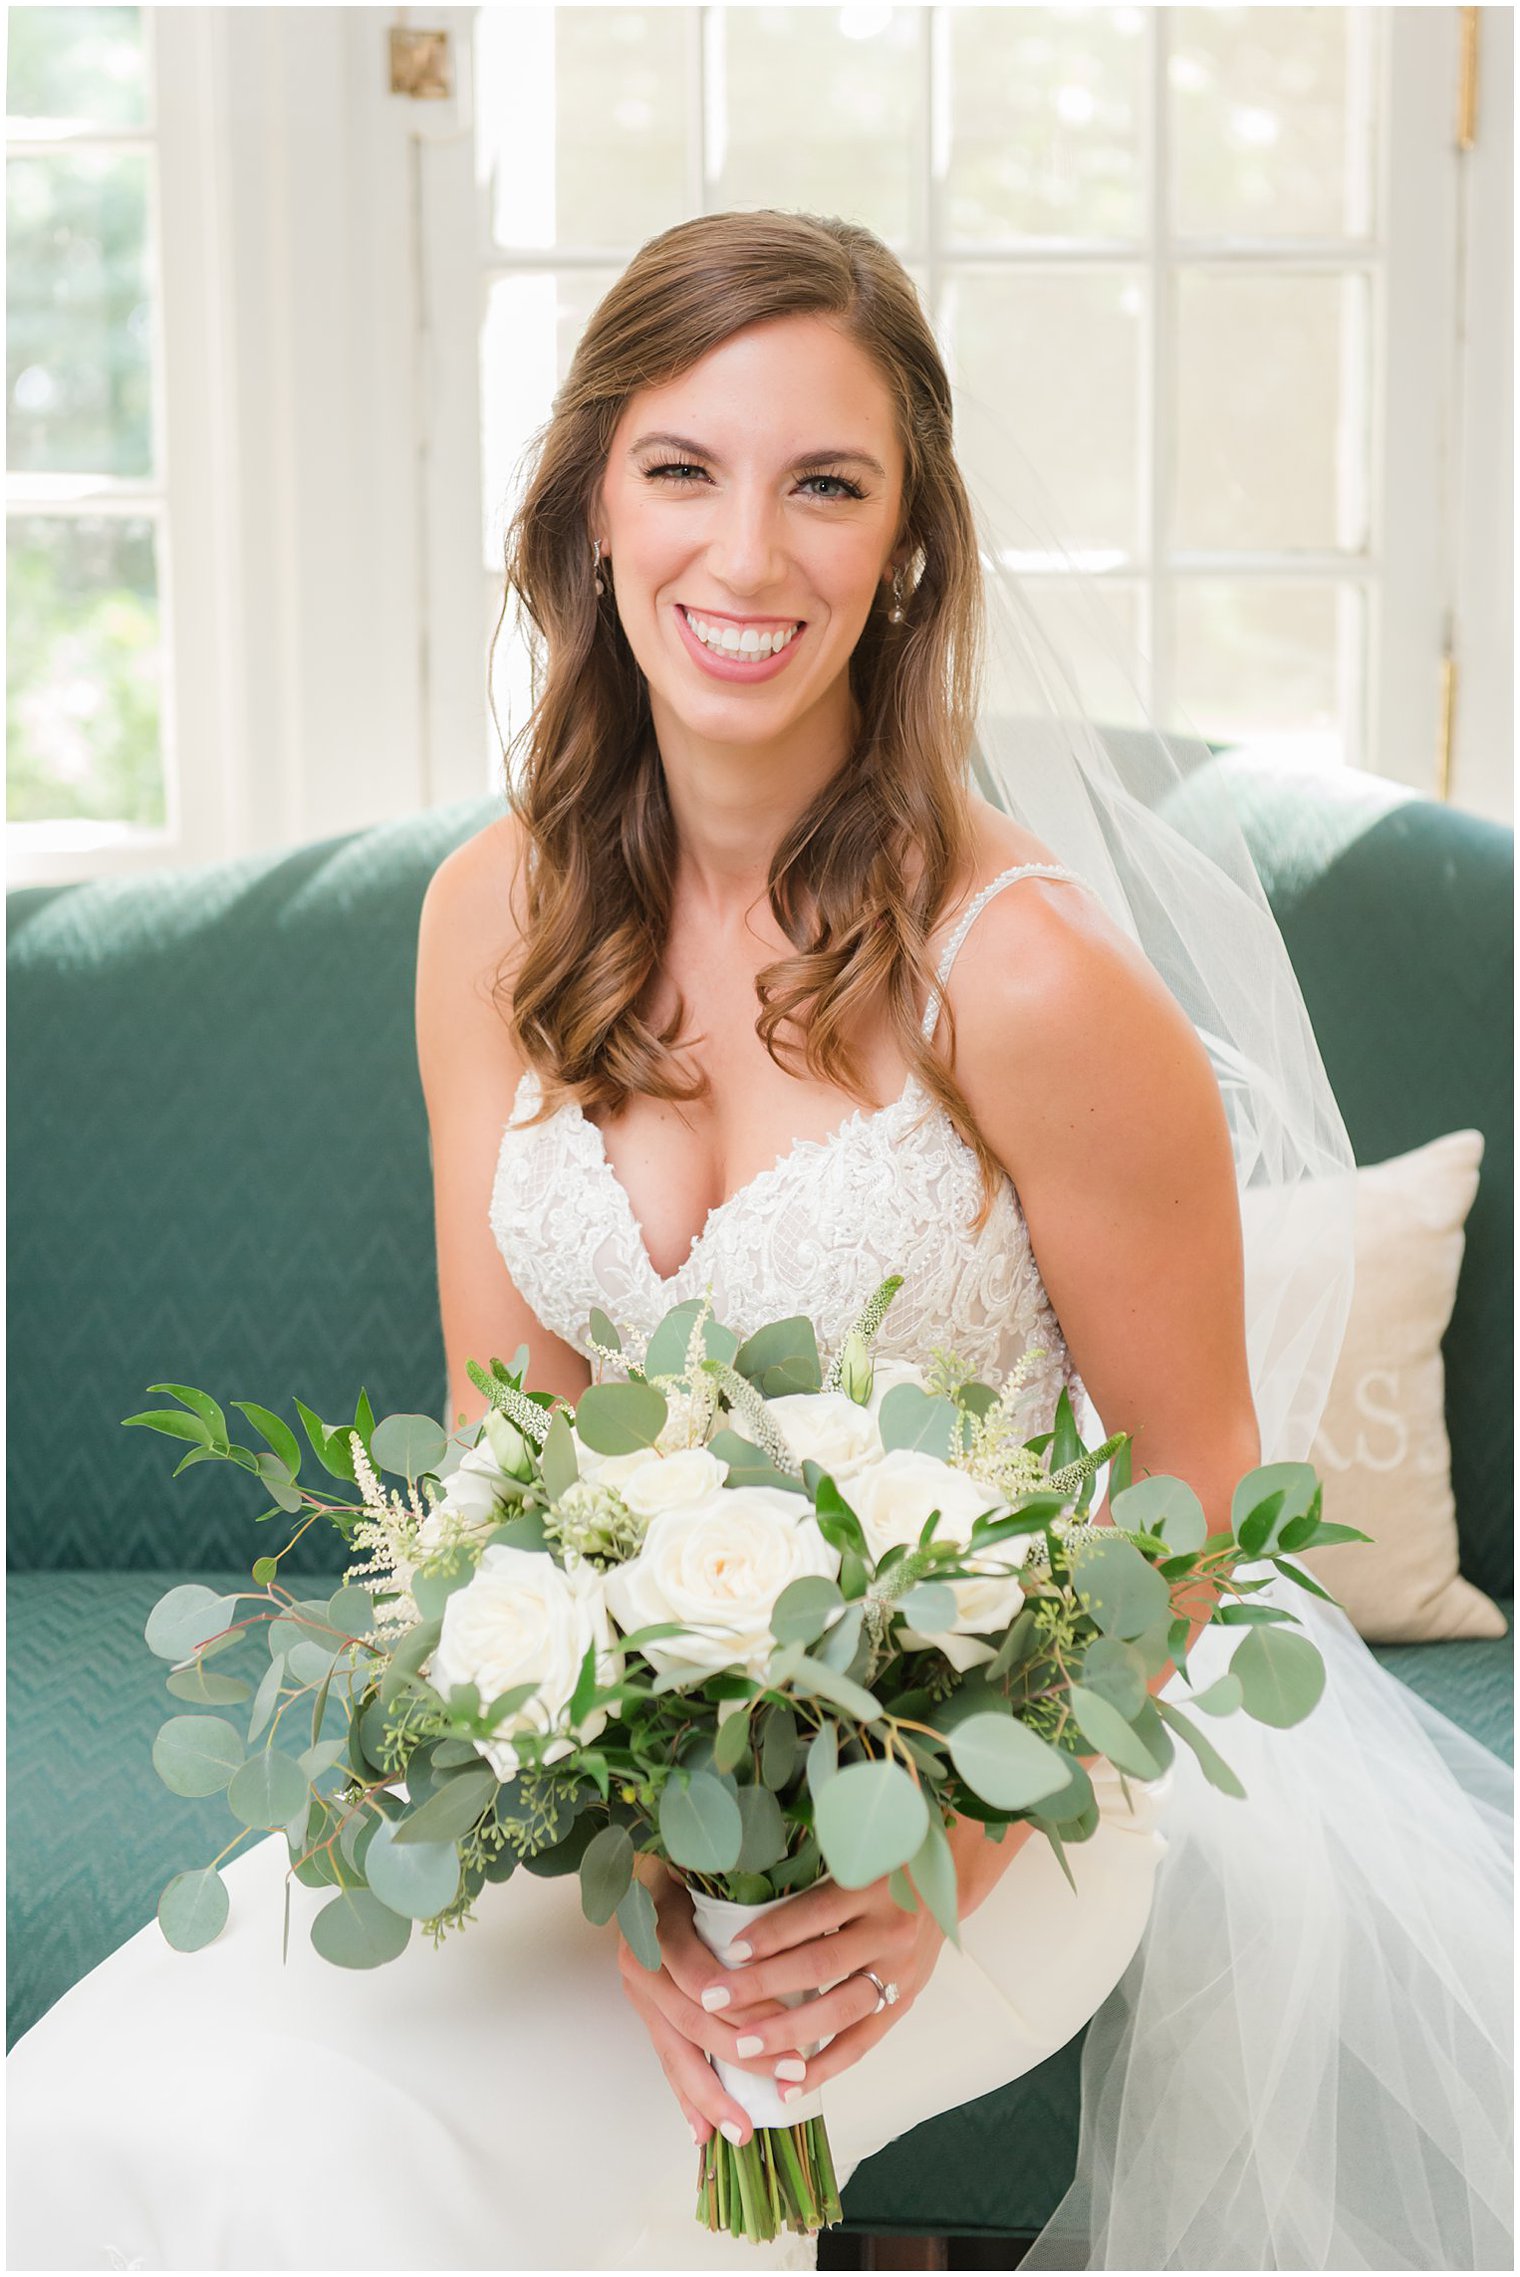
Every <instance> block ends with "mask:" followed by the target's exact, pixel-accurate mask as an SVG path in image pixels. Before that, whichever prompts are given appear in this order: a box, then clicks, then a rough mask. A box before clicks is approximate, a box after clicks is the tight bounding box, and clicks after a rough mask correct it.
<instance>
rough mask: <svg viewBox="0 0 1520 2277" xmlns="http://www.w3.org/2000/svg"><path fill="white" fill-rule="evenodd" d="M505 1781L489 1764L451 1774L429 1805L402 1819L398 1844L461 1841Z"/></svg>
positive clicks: (430, 1798) (444, 1780)
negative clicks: (462, 1836) (499, 1777)
mask: <svg viewBox="0 0 1520 2277" xmlns="http://www.w3.org/2000/svg"><path fill="white" fill-rule="evenodd" d="M500 1785H501V1781H500V1780H499V1779H498V1778H497V1776H496V1773H495V1772H494V1771H493V1770H492V1768H491V1766H490V1765H489V1764H488V1763H481V1764H477V1765H472V1766H470V1767H469V1768H468V1769H466V1770H463V1771H455V1772H451V1773H450V1774H449V1776H448V1777H447V1778H446V1779H443V1780H441V1781H440V1782H439V1784H438V1785H437V1786H436V1787H435V1788H434V1790H433V1792H432V1794H430V1795H429V1797H428V1799H427V1801H426V1802H425V1803H421V1804H419V1806H418V1807H417V1809H416V1810H415V1811H413V1812H411V1813H409V1814H408V1816H407V1817H406V1818H404V1819H402V1820H401V1821H400V1823H399V1825H398V1826H397V1829H396V1840H397V1841H398V1842H457V1841H458V1840H459V1838H460V1836H461V1835H464V1834H468V1833H469V1831H470V1828H471V1827H472V1826H473V1825H474V1824H475V1821H476V1820H477V1819H478V1818H479V1817H480V1814H481V1812H482V1811H483V1810H485V1809H486V1807H487V1806H488V1804H489V1803H490V1801H491V1799H492V1797H493V1796H494V1795H495V1793H496V1790H497V1788H498V1787H499V1786H500Z"/></svg>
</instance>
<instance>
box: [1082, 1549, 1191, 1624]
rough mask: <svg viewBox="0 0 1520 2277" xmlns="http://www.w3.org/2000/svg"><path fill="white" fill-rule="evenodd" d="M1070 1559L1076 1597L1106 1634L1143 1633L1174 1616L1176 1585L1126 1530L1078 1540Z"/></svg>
mask: <svg viewBox="0 0 1520 2277" xmlns="http://www.w3.org/2000/svg"><path fill="white" fill-rule="evenodd" d="M1071 1565H1072V1582H1073V1586H1074V1587H1075V1590H1076V1593H1077V1597H1078V1599H1079V1601H1080V1602H1081V1604H1082V1605H1083V1606H1084V1607H1085V1609H1086V1610H1087V1611H1088V1612H1089V1613H1090V1614H1091V1615H1092V1617H1093V1619H1094V1620H1095V1621H1096V1622H1097V1624H1098V1626H1099V1628H1100V1629H1101V1630H1102V1631H1103V1633H1104V1635H1105V1636H1111V1637H1122V1638H1125V1639H1131V1638H1134V1637H1138V1636H1143V1635H1144V1633H1145V1631H1146V1630H1147V1629H1150V1628H1154V1627H1155V1626H1156V1624H1157V1623H1158V1622H1163V1621H1166V1620H1168V1619H1169V1618H1170V1615H1171V1603H1172V1599H1171V1591H1170V1590H1169V1589H1168V1588H1167V1585H1166V1583H1165V1582H1164V1581H1163V1580H1162V1578H1161V1576H1160V1574H1159V1573H1158V1572H1157V1571H1156V1569H1155V1567H1154V1566H1153V1565H1150V1564H1148V1563H1147V1561H1146V1560H1145V1559H1144V1558H1143V1557H1142V1556H1141V1554H1140V1552H1139V1551H1138V1550H1137V1549H1136V1548H1135V1545H1134V1543H1133V1542H1127V1541H1125V1540H1124V1539H1123V1537H1122V1536H1121V1535H1118V1534H1115V1535H1114V1536H1113V1538H1112V1539H1111V1540H1103V1539H1101V1538H1100V1539H1094V1540H1090V1541H1086V1542H1082V1543H1079V1544H1078V1545H1077V1546H1076V1548H1075V1549H1074V1550H1073V1552H1072V1560H1071Z"/></svg>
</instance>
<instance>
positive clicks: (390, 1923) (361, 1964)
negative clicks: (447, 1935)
mask: <svg viewBox="0 0 1520 2277" xmlns="http://www.w3.org/2000/svg"><path fill="white" fill-rule="evenodd" d="M411 1934H412V1925H411V1922H410V1921H409V1920H408V1918H407V1917H406V1915H405V1914H401V1913H396V1912H394V1911H393V1910H392V1908H391V1907H390V1906H388V1905H384V1904H382V1903H381V1901H380V1899H379V1898H377V1897H376V1895H375V1893H374V1891H373V1890H343V1891H340V1893H339V1894H338V1896H336V1897H334V1898H329V1900H328V1902H327V1904H326V1905H324V1906H323V1908H322V1910H321V1912H320V1913H319V1914H317V1915H316V1916H315V1918H314V1919H313V1921H312V1925H311V1941H312V1944H313V1945H314V1946H315V1947H316V1950H317V1951H318V1953H320V1954H321V1956H322V1958H323V1960H324V1961H332V1962H335V1963H336V1965H337V1966H338V1967H339V1968H340V1969H376V1968H380V1967H383V1965H384V1964H385V1962H387V1961H394V1960H395V1959H396V1958H397V1957H398V1955H400V1954H401V1953H402V1952H404V1951H405V1949H406V1943H407V1940H408V1938H409V1937H410V1936H411Z"/></svg>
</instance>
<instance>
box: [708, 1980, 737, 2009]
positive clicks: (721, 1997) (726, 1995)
mask: <svg viewBox="0 0 1520 2277" xmlns="http://www.w3.org/2000/svg"><path fill="white" fill-rule="evenodd" d="M732 1998H733V1995H732V1993H731V1992H730V1991H729V1989H728V1987H727V1985H726V1984H710V1985H709V1986H708V1988H707V1990H706V1992H704V1993H703V1995H702V2006H703V2007H704V2008H705V2009H706V2010H707V2012H708V2014H709V2016H710V2015H711V2014H712V2012H713V2010H714V2009H715V2008H726V2007H727V2006H728V2004H729V2002H730V2000H731V1999H732Z"/></svg>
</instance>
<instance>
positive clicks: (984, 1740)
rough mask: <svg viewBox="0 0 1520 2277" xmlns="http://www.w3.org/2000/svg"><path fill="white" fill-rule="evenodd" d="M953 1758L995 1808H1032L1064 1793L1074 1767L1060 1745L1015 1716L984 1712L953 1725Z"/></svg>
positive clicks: (961, 1772) (977, 1791)
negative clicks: (1071, 1767)
mask: <svg viewBox="0 0 1520 2277" xmlns="http://www.w3.org/2000/svg"><path fill="white" fill-rule="evenodd" d="M950 1760H951V1762H952V1763H953V1764H954V1765H955V1768H956V1770H957V1771H958V1772H959V1773H960V1775H961V1777H962V1778H963V1779H964V1780H965V1782H966V1784H967V1786H968V1787H970V1788H972V1789H973V1790H974V1792H975V1793H976V1794H978V1795H980V1796H981V1798H982V1800H983V1801H984V1802H988V1803H991V1804H992V1805H993V1807H994V1809H997V1810H1007V1811H1022V1810H1027V1809H1028V1808H1029V1807H1030V1805H1031V1804H1033V1803H1037V1802H1040V1801H1042V1800H1043V1799H1044V1798H1045V1796H1047V1795H1053V1794H1056V1793H1057V1792H1059V1790H1060V1789H1061V1788H1062V1787H1064V1786H1065V1785H1066V1784H1067V1782H1068V1780H1069V1779H1070V1776H1071V1774H1070V1770H1069V1768H1068V1765H1067V1762H1066V1759H1065V1757H1064V1756H1063V1755H1062V1753H1061V1751H1060V1749H1059V1748H1056V1747H1052V1746H1051V1745H1050V1743H1049V1742H1048V1741H1047V1740H1043V1739H1041V1738H1040V1736H1039V1734H1038V1732H1032V1731H1031V1730H1030V1729H1029V1727H1028V1725H1027V1724H1021V1723H1018V1722H1016V1721H1015V1719H1014V1718H1013V1717H1012V1716H1010V1715H1006V1714H1004V1715H999V1714H997V1713H996V1712H994V1711H986V1710H984V1711H982V1712H980V1713H978V1714H976V1715H971V1716H967V1717H966V1718H965V1719H964V1720H963V1721H962V1722H959V1723H956V1724H953V1725H952V1726H951V1727H950Z"/></svg>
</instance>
